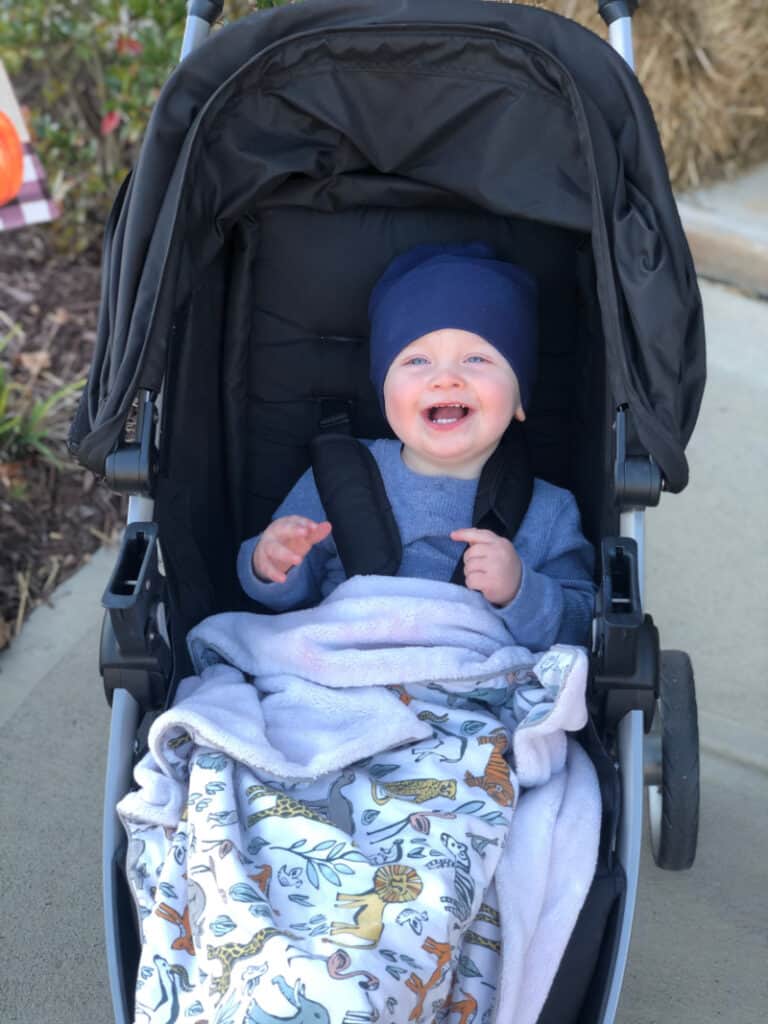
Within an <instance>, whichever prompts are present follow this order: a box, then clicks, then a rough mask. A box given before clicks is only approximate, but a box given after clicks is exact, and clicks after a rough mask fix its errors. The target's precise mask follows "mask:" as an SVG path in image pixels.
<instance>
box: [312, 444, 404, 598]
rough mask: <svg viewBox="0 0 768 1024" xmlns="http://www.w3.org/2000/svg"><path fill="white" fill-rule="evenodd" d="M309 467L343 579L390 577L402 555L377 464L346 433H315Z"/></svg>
mask: <svg viewBox="0 0 768 1024" xmlns="http://www.w3.org/2000/svg"><path fill="white" fill-rule="evenodd" d="M310 450H311V454H312V471H313V472H314V474H315V483H316V485H317V491H318V494H319V495H320V501H321V502H322V503H323V508H324V509H325V514H326V516H327V517H328V519H329V520H330V521H331V523H332V524H333V540H334V543H335V544H336V550H337V551H338V553H339V558H340V560H341V564H342V565H343V566H344V571H345V573H346V574H347V578H349V577H351V576H358V575H360V576H368V575H376V576H395V575H396V574H397V570H398V569H399V568H400V562H401V561H402V559H403V546H402V542H401V540H400V531H399V530H398V528H397V523H396V522H395V516H394V513H393V512H392V506H391V505H390V504H389V498H388V497H387V492H386V490H385V489H384V481H383V480H382V479H381V472H380V470H379V467H378V464H377V462H376V460H375V459H374V457H373V455H371V453H370V451H369V449H368V448H367V447H366V446H365V445H364V444H361V443H360V441H358V440H357V439H356V438H354V437H349V436H348V435H346V434H318V436H317V437H315V439H314V440H313V441H312V444H311V448H310Z"/></svg>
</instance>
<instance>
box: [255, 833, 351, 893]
mask: <svg viewBox="0 0 768 1024" xmlns="http://www.w3.org/2000/svg"><path fill="white" fill-rule="evenodd" d="M306 844H307V840H306V839H297V840H296V842H295V843H291V845H290V846H273V847H272V849H273V850H281V851H282V852H283V853H292V854H293V855H294V856H295V857H300V858H301V859H302V860H303V861H304V863H305V872H306V876H307V881H308V882H309V884H310V885H311V886H312V887H313V888H315V889H319V888H320V880H321V878H322V879H324V880H325V881H326V882H328V883H329V884H330V885H334V886H339V885H341V878H340V877H339V876H340V875H354V873H355V870H354V868H351V867H350V866H349V863H347V862H352V863H355V862H357V863H361V864H367V863H368V858H367V857H366V856H365V854H363V853H361V852H360V851H359V850H356V849H354V848H353V847H351V846H350V847H347V846H346V844H345V843H343V842H338V841H337V840H335V839H323V840H322V841H321V842H319V843H317V844H316V845H315V846H313V847H312V848H311V849H309V850H307V851H304V850H303V849H302V848H303V847H304V846H306ZM319 854H323V856H318V855H319ZM281 871H285V872H286V874H285V875H284V876H283V877H284V878H285V881H283V883H282V884H283V885H288V884H290V882H289V881H288V878H290V877H291V875H287V867H286V866H285V865H284V866H283V868H281ZM286 875H287V877H286ZM294 877H295V876H294Z"/></svg>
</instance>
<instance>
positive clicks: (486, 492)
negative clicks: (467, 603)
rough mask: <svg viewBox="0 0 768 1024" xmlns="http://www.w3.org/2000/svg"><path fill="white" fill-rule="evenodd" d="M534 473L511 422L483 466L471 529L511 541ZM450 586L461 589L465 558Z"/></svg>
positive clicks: (518, 429) (519, 431) (520, 435)
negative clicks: (472, 527)
mask: <svg viewBox="0 0 768 1024" xmlns="http://www.w3.org/2000/svg"><path fill="white" fill-rule="evenodd" d="M532 494H533V473H532V472H531V464H530V459H529V457H528V447H527V445H526V443H525V437H524V436H523V432H522V428H521V426H520V424H519V423H518V422H517V421H513V422H512V423H511V424H510V425H509V427H508V428H507V431H506V433H505V434H504V436H503V438H502V439H501V441H500V442H499V445H498V447H497V448H496V451H495V452H494V453H493V455H491V457H490V459H488V461H487V462H486V464H485V465H484V466H483V471H482V473H481V474H480V482H479V483H478V485H477V495H476V496H475V508H474V511H473V513H472V525H473V526H475V527H477V528H478V529H480V530H492V531H493V532H494V533H497V534H498V535H499V536H500V537H507V538H509V540H512V539H513V538H514V536H515V534H516V533H517V531H518V530H519V529H520V524H521V523H522V521H523V517H524V516H525V513H526V511H527V509H528V506H529V505H530V503H531V495H532ZM451 583H457V584H458V585H459V586H464V558H463V556H462V558H460V559H459V561H458V563H457V565H456V568H455V569H454V572H453V576H451Z"/></svg>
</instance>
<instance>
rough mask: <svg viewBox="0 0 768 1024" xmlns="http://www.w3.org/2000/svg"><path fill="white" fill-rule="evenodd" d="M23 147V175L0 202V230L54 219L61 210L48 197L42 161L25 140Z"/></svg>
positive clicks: (8, 229) (49, 195) (49, 196)
mask: <svg viewBox="0 0 768 1024" xmlns="http://www.w3.org/2000/svg"><path fill="white" fill-rule="evenodd" d="M23 149H24V177H23V180H22V183H21V189H20V190H19V194H18V195H17V196H16V198H15V199H11V200H10V202H8V203H6V204H5V206H0V231H11V230H13V228H23V227H26V226H27V225H28V224H43V223H45V222H46V221H50V220H55V218H56V217H58V216H59V214H60V213H61V210H60V209H59V206H58V204H57V203H55V202H54V201H53V200H52V199H51V194H50V192H49V191H48V184H47V181H46V177H45V171H44V170H43V165H42V164H41V163H40V161H39V160H38V158H37V155H36V154H35V151H34V150H33V149H32V147H31V146H30V144H29V143H28V142H25V143H24V144H23Z"/></svg>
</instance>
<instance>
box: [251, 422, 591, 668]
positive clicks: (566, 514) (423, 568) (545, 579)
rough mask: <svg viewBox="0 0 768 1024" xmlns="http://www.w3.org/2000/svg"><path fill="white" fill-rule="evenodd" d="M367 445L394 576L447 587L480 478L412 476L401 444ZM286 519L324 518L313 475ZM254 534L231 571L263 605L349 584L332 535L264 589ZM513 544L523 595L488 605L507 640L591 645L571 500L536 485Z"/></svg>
mask: <svg viewBox="0 0 768 1024" xmlns="http://www.w3.org/2000/svg"><path fill="white" fill-rule="evenodd" d="M365 443H366V444H368V445H369V447H370V450H371V452H372V454H373V456H374V458H375V459H376V462H377V463H378V465H379V468H380V470H381V474H382V477H383V480H384V485H385V487H386V490H387V495H388V497H389V500H390V503H391V505H392V510H393V512H394V516H395V520H396V522H397V525H398V527H399V529H400V536H401V539H402V545H403V560H402V563H401V565H400V569H399V571H398V575H399V576H417V577H421V578H422V579H435V580H444V581H449V580H450V579H451V576H452V575H453V572H454V569H455V568H456V565H457V563H458V561H459V559H460V558H461V556H462V554H463V552H464V549H465V545H464V544H461V543H459V542H458V541H453V540H451V539H450V537H449V534H450V532H451V530H458V529H461V528H463V527H467V526H471V525H472V512H473V509H474V503H475V493H476V491H477V484H478V481H477V480H461V479H458V478H456V477H450V476H424V475H423V474H421V473H414V472H413V470H411V469H409V468H408V466H406V464H405V463H404V462H403V460H402V458H401V456H400V442H399V441H391V440H377V441H372V442H370V441H367V442H365ZM287 515H302V516H308V517H309V518H310V519H314V520H316V521H317V522H321V521H322V520H324V519H325V512H324V511H323V506H322V504H321V502H320V496H319V495H318V493H317V487H316V486H315V480H314V476H313V474H312V470H311V469H309V470H307V472H306V473H305V474H304V475H303V476H302V477H301V478H300V480H299V481H298V482H297V483H296V485H295V486H294V487H293V489H292V490H291V492H290V493H289V494H288V496H287V497H286V499H285V500H284V501H283V503H282V504H281V505H280V507H279V508H278V509H277V511H276V512H275V514H274V517H273V518H275V519H276V518H278V517H279V516H287ZM260 536H261V534H259V535H258V536H256V537H252V538H251V539H250V540H247V541H245V542H244V543H243V544H242V545H241V547H240V551H239V554H238V559H237V573H238V577H239V579H240V583H241V585H242V587H243V589H244V590H245V592H246V594H248V595H249V597H252V598H253V599H254V600H255V601H258V602H259V603H260V604H262V605H264V606H265V607H267V608H272V609H274V610H275V611H286V610H288V609H292V608H303V607H307V606H309V605H312V604H316V603H317V602H318V601H320V600H321V599H322V598H324V597H326V596H327V595H328V594H329V593H330V592H331V591H332V590H334V589H335V588H336V587H337V586H338V585H339V584H340V583H341V582H342V581H343V580H344V579H345V578H346V576H345V573H344V569H343V566H342V564H341V561H340V559H339V556H338V554H337V552H336V545H335V544H334V542H333V534H331V535H330V536H329V537H327V538H326V539H325V540H324V541H322V542H321V543H319V544H316V545H315V546H314V547H313V548H312V549H311V550H310V551H309V553H308V554H307V556H306V558H305V559H304V561H303V562H302V563H301V565H299V566H297V567H296V568H293V569H290V570H289V571H288V578H287V580H286V581H285V583H269V582H264V581H263V580H260V579H259V578H258V577H257V576H255V575H254V572H253V563H252V555H253V550H254V548H255V547H256V544H257V542H258V540H259V537H260ZM514 544H515V549H516V551H517V553H518V555H519V556H520V560H521V562H522V564H523V575H522V580H521V584H520V589H519V590H518V592H517V594H516V595H515V597H514V598H513V599H512V600H511V601H510V602H509V604H507V605H504V606H503V607H496V606H495V605H492V604H489V605H488V607H489V608H491V609H492V610H493V611H494V612H495V613H496V614H497V615H499V616H501V618H502V619H503V620H504V622H505V623H506V625H507V628H508V629H509V632H510V633H511V635H512V638H513V641H514V642H515V643H518V644H521V645H522V646H524V647H528V648H529V649H531V650H544V649H546V648H547V647H549V646H551V645H552V644H553V643H571V644H585V643H587V641H588V637H589V630H590V625H591V621H592V612H593V602H594V592H595V588H594V584H593V582H592V573H593V568H594V552H593V550H592V545H591V544H590V543H589V542H588V541H587V540H586V539H585V538H584V536H583V535H582V533H581V527H580V521H579V510H578V507H577V505H576V501H575V499H574V497H573V495H572V494H571V493H570V492H569V491H565V490H563V489H562V488H560V487H555V486H553V485H552V484H548V483H546V482H545V481H543V480H538V479H537V480H536V481H535V482H534V485H533V495H532V498H531V503H530V505H529V506H528V510H527V512H526V514H525V517H524V518H523V521H522V523H521V524H520V529H519V530H518V532H517V535H516V536H515V539H514Z"/></svg>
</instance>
